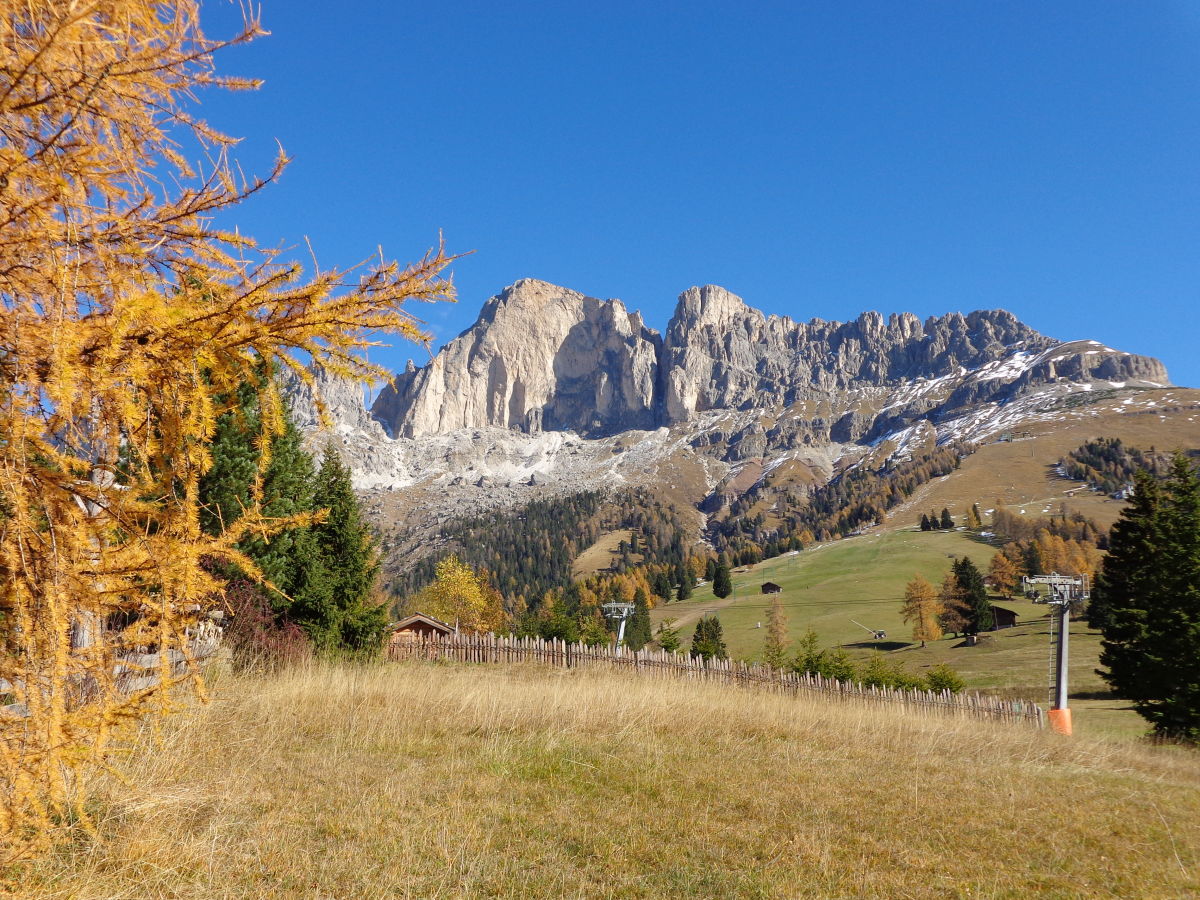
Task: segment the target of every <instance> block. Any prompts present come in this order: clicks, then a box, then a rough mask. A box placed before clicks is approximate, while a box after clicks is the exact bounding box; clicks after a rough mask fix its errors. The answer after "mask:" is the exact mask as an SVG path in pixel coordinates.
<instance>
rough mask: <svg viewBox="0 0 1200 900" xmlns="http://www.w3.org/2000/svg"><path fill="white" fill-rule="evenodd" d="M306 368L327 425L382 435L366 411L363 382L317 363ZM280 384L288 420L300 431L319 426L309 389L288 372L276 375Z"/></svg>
mask: <svg viewBox="0 0 1200 900" xmlns="http://www.w3.org/2000/svg"><path fill="white" fill-rule="evenodd" d="M310 371H311V373H312V376H313V388H315V389H316V391H317V392H319V393H320V395H321V399H322V401H323V402H324V403H325V410H326V412H327V413H328V415H329V419H330V424H331V425H332V426H333V429H334V430H335V431H340V432H345V431H355V432H362V433H364V434H368V435H373V436H376V437H378V438H379V439H383V438H385V435H384V433H383V429H382V428H381V427H380V426H379V423H378V422H377V421H375V419H374V418H373V417H372V416H371V413H370V412H369V411H368V410H367V406H366V396H365V393H364V390H363V385H361V384H359V383H358V382H356V381H351V380H350V379H347V378H341V377H339V376H337V375H333V374H331V373H330V372H328V371H326V370H325V369H324V368H322V367H320V366H314V367H312V368H311V369H310ZM280 385H281V387H282V388H283V393H284V396H285V397H286V398H287V400H288V405H289V408H290V409H291V413H292V421H294V422H295V423H296V427H297V428H299V429H301V430H302V431H314V430H317V429H319V428H320V426H321V421H320V418H321V417H320V410H319V409H318V407H317V401H316V398H315V397H314V396H313V388H310V387H309V386H308V385H307V384H305V383H304V382H303V381H301V380H300V379H299V378H298V377H297V376H296V375H295V374H293V373H292V372H290V371H284V373H283V374H282V375H281V376H280Z"/></svg>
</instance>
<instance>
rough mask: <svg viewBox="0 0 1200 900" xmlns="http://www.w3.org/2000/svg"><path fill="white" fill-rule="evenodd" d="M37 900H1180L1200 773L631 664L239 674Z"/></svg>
mask: <svg viewBox="0 0 1200 900" xmlns="http://www.w3.org/2000/svg"><path fill="white" fill-rule="evenodd" d="M216 694H217V697H218V699H217V700H216V702H214V703H213V704H211V705H210V706H207V707H204V708H199V709H196V710H194V711H191V712H188V713H186V714H183V715H181V716H179V717H177V718H176V719H174V720H173V721H171V722H170V723H168V727H167V729H166V731H165V733H164V734H163V735H162V736H161V739H160V740H159V741H158V742H157V743H156V742H155V741H154V740H151V739H150V737H149V735H148V736H147V740H146V742H145V744H144V745H142V746H140V747H138V748H136V749H135V750H134V751H133V752H132V754H131V755H130V756H129V757H128V758H127V759H125V760H124V761H123V762H122V763H121V769H122V771H123V773H124V775H125V777H126V779H127V781H128V786H121V785H119V784H118V783H117V782H116V781H112V782H109V783H107V784H104V785H100V786H99V793H98V795H97V799H96V800H95V801H94V802H93V803H92V804H91V805H92V809H93V812H94V814H95V816H96V818H97V823H98V825H99V831H100V834H101V835H103V838H102V839H101V840H99V841H93V840H91V839H89V838H86V837H83V836H80V837H79V839H78V840H77V841H76V842H74V843H72V844H70V845H68V846H66V847H64V848H63V849H62V850H61V851H60V852H59V853H58V854H56V855H55V856H53V857H51V858H49V859H47V860H44V861H41V862H38V863H35V864H32V865H29V866H26V867H24V868H22V869H19V870H12V871H10V872H8V873H7V877H8V879H9V886H10V889H12V890H14V891H15V896H18V897H22V898H32V897H37V898H45V900H48V898H117V897H122V898H123V897H161V898H212V897H222V898H238V897H312V898H318V897H322V898H324V897H329V898H332V897H336V898H349V897H354V898H384V897H388V898H391V897H422V898H427V897H467V896H469V897H655V898H660V897H802V896H811V897H827V898H828V897H855V898H864V897H881V898H882V897H886V898H899V897H905V898H917V897H938V898H944V897H1016V896H1032V895H1037V896H1047V897H1075V896H1086V897H1121V898H1131V897H1178V896H1185V895H1193V894H1194V893H1195V892H1197V891H1200V878H1198V877H1197V876H1198V873H1200V868H1198V867H1200V791H1197V789H1196V786H1197V784H1198V783H1200V757H1197V755H1196V754H1194V753H1191V752H1186V751H1182V750H1179V749H1177V748H1166V747H1148V746H1136V745H1131V744H1115V743H1108V742H1100V741H1086V740H1078V739H1076V740H1067V739H1063V738H1060V737H1057V736H1055V735H1052V734H1049V733H1045V732H1035V731H1032V730H1030V729H1026V728H1002V727H998V726H990V725H986V724H981V723H975V722H967V721H959V720H948V719H940V718H936V719H917V718H907V717H904V716H902V715H900V714H897V713H892V712H890V711H886V710H884V711H881V710H879V709H870V710H867V709H860V708H854V707H846V706H838V705H830V704H826V703H821V702H813V701H803V700H795V699H793V698H789V697H782V696H775V695H770V694H766V693H757V692H748V691H742V690H738V689H734V688H729V687H724V686H717V685H706V684H696V683H689V682H673V681H653V680H645V679H638V678H636V677H634V676H630V675H628V674H610V673H603V672H578V671H574V672H572V671H560V670H550V669H546V668H537V667H511V668H505V667H498V666H489V667H483V666H479V667H459V666H447V665H434V664H404V665H399V664H394V665H388V666H382V665H381V666H359V667H351V666H346V667H315V668H312V669H309V670H305V671H297V672H291V673H287V674H285V675H281V676H276V677H270V678H266V677H264V678H257V679H250V678H234V677H226V678H223V679H221V680H219V681H218V683H217V684H216Z"/></svg>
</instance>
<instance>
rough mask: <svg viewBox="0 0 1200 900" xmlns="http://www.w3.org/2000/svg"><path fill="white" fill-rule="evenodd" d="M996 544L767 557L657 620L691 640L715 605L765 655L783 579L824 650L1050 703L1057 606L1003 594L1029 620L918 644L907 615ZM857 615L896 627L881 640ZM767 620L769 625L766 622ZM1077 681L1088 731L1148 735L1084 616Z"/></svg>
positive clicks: (794, 630)
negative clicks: (907, 593) (929, 588)
mask: <svg viewBox="0 0 1200 900" xmlns="http://www.w3.org/2000/svg"><path fill="white" fill-rule="evenodd" d="M994 552H995V548H993V547H992V546H990V545H989V544H987V543H984V542H982V541H980V540H979V539H977V538H976V537H974V536H972V535H970V534H968V533H966V532H962V531H954V532H940V531H933V532H921V531H917V530H913V529H907V528H905V529H897V530H893V531H880V532H876V533H871V534H866V535H862V536H860V537H854V538H848V539H845V540H841V541H837V542H834V543H830V544H825V545H822V546H818V547H813V548H809V549H807V550H803V551H801V552H800V553H797V554H796V555H795V556H782V557H777V558H775V559H770V560H766V561H764V562H761V563H759V564H757V565H755V566H752V567H750V568H749V569H748V570H746V571H735V572H734V573H733V587H734V593H733V594H732V595H731V596H730V597H727V598H725V600H719V599H717V598H716V597H714V596H713V594H712V586H711V585H701V586H700V587H698V588H696V591H695V593H694V594H693V596H692V597H691V599H689V600H687V601H684V602H682V603H679V602H674V603H669V604H665V605H663V606H660V607H658V608H656V609H654V610H653V611H652V612H651V618H652V621H653V622H654V627H656V628H657V626H658V623H659V622H661V621H663V620H665V619H674V620H676V621H677V623H678V627H679V628H680V633H681V634H682V635H683V636H684V638H685V640H688V639H690V637H691V633H692V631H693V630H694V628H695V623H696V621H697V620H698V619H699V618H700V616H701V615H704V614H705V613H706V612H715V613H716V614H717V615H718V616H719V618H720V620H721V625H722V628H723V630H724V633H725V642H726V644H727V645H728V647H729V653H730V655H731V656H733V657H736V658H739V659H755V658H758V657H759V656H760V655H761V652H762V645H763V641H764V639H765V638H766V633H767V616H768V613H769V610H770V602H771V599H770V597H768V596H765V595H763V594H762V593H761V585H762V583H763V582H764V581H773V582H775V583H777V584H779V585H780V586H781V587H782V588H783V591H782V593H781V594H780V598H781V600H782V601H783V607H784V611H785V613H786V615H787V619H788V632H789V635H790V637H791V638H792V639H793V641H794V640H795V639H797V638H798V637H800V636H801V635H802V634H803V633H804V632H805V630H806V629H808V628H810V627H811V628H812V629H813V630H814V631H816V632H817V635H818V637H819V639H820V644H821V646H823V647H832V646H838V645H843V646H845V647H846V648H847V651H848V652H849V653H850V655H851V656H855V657H860V658H865V657H867V656H869V655H870V654H872V653H874V652H876V651H877V650H879V651H882V652H886V653H889V654H891V655H892V657H893V658H894V659H895V660H896V661H899V662H901V663H902V664H903V665H904V666H905V667H906V668H907V669H909V670H910V671H913V672H918V673H919V672H921V671H923V670H924V669H926V668H928V667H930V666H933V665H937V664H938V663H947V664H949V665H950V666H952V667H953V668H954V669H955V670H957V671H958V672H959V674H960V675H962V676H963V678H964V679H965V680H966V682H967V684H968V686H969V687H970V688H972V689H976V690H981V691H985V692H989V693H997V694H1001V695H1003V696H1011V697H1022V698H1025V699H1030V700H1034V701H1036V702H1040V703H1043V704H1045V703H1046V701H1047V687H1048V684H1049V666H1050V634H1049V621H1048V619H1047V618H1046V614H1047V607H1046V606H1044V605H1039V604H1035V603H1029V602H1027V601H1024V600H1017V599H1014V600H1009V601H998V605H1000V606H1004V607H1006V608H1008V609H1011V610H1013V611H1014V612H1016V613H1017V614H1018V616H1019V617H1020V618H1019V619H1018V620H1017V621H1018V623H1019V624H1018V626H1017V627H1016V628H1011V629H1004V630H1002V631H997V632H993V633H990V634H986V635H984V636H983V637H982V638H981V640H980V643H979V645H978V646H975V647H965V646H963V645H962V641H961V639H957V638H950V637H946V638H943V639H942V640H940V641H936V642H933V643H930V644H929V645H927V646H926V647H925V648H921V647H919V646H917V645H915V644H911V643H910V638H911V634H912V628H911V626H909V625H905V624H904V622H903V620H902V619H901V617H900V610H901V604H902V603H903V599H904V586H905V584H906V583H907V582H908V581H909V580H910V579H912V577H913V575H914V574H916V573H920V574H922V575H924V576H925V577H926V578H928V579H929V580H930V581H931V582H932V583H933V584H934V585H935V586H936V585H938V584H940V583H941V580H942V578H943V576H944V575H945V573H946V572H947V571H949V569H950V564H951V562H952V558H953V557H956V556H958V557H961V556H969V557H971V559H972V560H973V561H974V562H975V564H976V565H978V566H979V567H980V568H981V569H982V570H984V571H986V570H987V565H988V562H989V560H990V559H991V557H992V554H993V553H994ZM855 622H861V623H862V624H863V625H865V626H867V627H868V628H873V629H874V628H878V629H882V630H884V631H886V632H887V635H888V637H887V640H886V641H880V642H876V641H875V640H873V639H872V637H871V635H870V634H869V633H868V632H867V631H866V630H864V629H863V628H860V627H859V626H858V625H856V624H855ZM760 624H761V627H759V626H760ZM1070 650H1071V667H1070V676H1071V677H1070V686H1071V692H1072V694H1073V695H1076V696H1075V697H1074V698H1073V699H1072V701H1071V704H1072V706H1073V707H1074V709H1075V724H1076V727H1077V729H1081V730H1082V731H1083V733H1093V732H1094V733H1098V734H1107V735H1125V736H1138V735H1141V734H1144V733H1145V731H1146V728H1145V725H1144V723H1143V722H1142V719H1141V718H1140V717H1139V716H1138V715H1137V714H1136V713H1134V712H1133V711H1132V710H1130V709H1129V708H1128V706H1127V705H1126V704H1124V703H1121V702H1120V701H1117V700H1114V699H1111V698H1109V697H1107V696H1106V694H1107V686H1106V685H1105V683H1104V682H1103V681H1102V680H1101V679H1100V676H1099V675H1097V674H1096V672H1095V669H1096V666H1097V664H1098V659H1099V653H1100V638H1099V635H1098V634H1097V633H1095V632H1092V631H1089V630H1088V629H1087V626H1086V623H1084V622H1073V623H1072V628H1071V643H1070Z"/></svg>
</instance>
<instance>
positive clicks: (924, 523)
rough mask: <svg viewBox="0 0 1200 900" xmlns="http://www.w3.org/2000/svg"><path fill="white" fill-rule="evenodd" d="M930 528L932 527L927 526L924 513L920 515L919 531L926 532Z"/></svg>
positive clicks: (927, 517) (927, 521)
mask: <svg viewBox="0 0 1200 900" xmlns="http://www.w3.org/2000/svg"><path fill="white" fill-rule="evenodd" d="M932 527H933V526H931V525H930V524H929V516H927V515H925V513H921V530H922V531H928V530H929V529H930V528H932Z"/></svg>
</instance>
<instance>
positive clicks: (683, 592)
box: [675, 574, 692, 600]
mask: <svg viewBox="0 0 1200 900" xmlns="http://www.w3.org/2000/svg"><path fill="white" fill-rule="evenodd" d="M691 596H692V576H691V575H690V574H685V575H684V577H683V580H682V581H680V582H679V590H678V591H676V593H675V599H676V600H687V599H689V598H690V597H691Z"/></svg>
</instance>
